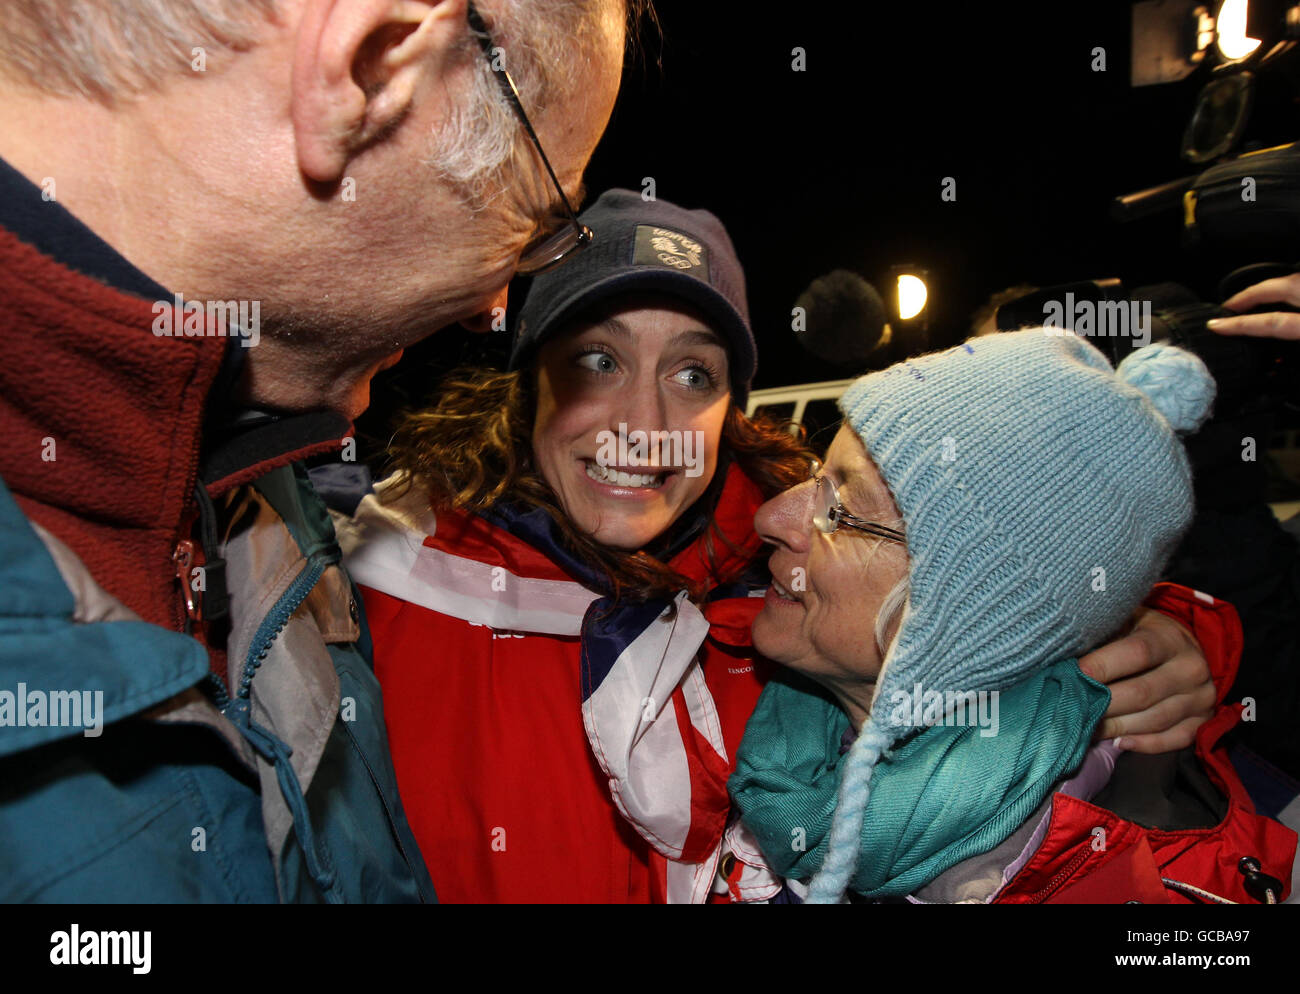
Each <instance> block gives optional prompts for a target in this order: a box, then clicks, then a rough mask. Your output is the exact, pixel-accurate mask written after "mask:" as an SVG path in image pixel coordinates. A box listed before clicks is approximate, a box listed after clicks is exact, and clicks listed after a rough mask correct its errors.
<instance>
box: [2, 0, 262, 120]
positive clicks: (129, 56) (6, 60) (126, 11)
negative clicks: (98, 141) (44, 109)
mask: <svg viewBox="0 0 1300 994" xmlns="http://www.w3.org/2000/svg"><path fill="white" fill-rule="evenodd" d="M276 5H277V0H4V2H3V3H0V69H3V71H4V72H5V74H6V75H8V76H10V77H11V78H13V79H16V80H18V81H20V82H23V83H26V84H28V85H30V86H35V87H37V88H39V89H40V90H42V91H44V92H46V93H53V94H57V95H60V96H83V97H89V98H91V99H93V100H99V101H102V102H104V103H111V102H112V101H113V100H114V98H116V97H118V96H122V95H125V94H134V93H140V92H143V91H144V90H147V89H149V88H150V87H151V86H152V85H154V84H155V83H156V81H157V80H159V79H161V78H163V77H165V76H168V75H173V74H175V73H177V72H178V71H180V70H182V69H184V70H189V69H190V68H191V64H192V63H193V62H194V60H195V58H196V57H198V56H197V53H196V52H195V49H202V50H203V57H204V58H205V59H206V58H208V57H211V56H213V55H215V54H216V53H219V52H222V51H246V50H247V49H249V48H251V47H252V46H253V43H254V40H255V39H256V37H257V34H258V33H259V31H260V29H261V27H262V25H263V24H264V23H265V22H267V21H268V20H270V19H271V18H272V17H274V15H275V8H276Z"/></svg>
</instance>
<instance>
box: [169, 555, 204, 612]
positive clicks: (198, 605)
mask: <svg viewBox="0 0 1300 994" xmlns="http://www.w3.org/2000/svg"><path fill="white" fill-rule="evenodd" d="M195 549H196V546H195V544H194V540H193V539H189V538H183V539H181V540H180V541H179V542H177V543H176V550H175V551H174V552H173V553H172V562H173V563H175V564H176V579H178V580H180V581H181V595H182V596H183V597H184V598H185V614H186V615H187V616H188V617H189V619H190V620H191V621H202V620H203V601H202V600H201V599H200V598H199V596H198V593H197V592H196V591H195V589H194V588H193V587H192V586H191V585H190V582H191V581H190V571H191V570H192V569H193V567H194V565H195V560H196V559H197V558H199V557H198V556H196V553H195Z"/></svg>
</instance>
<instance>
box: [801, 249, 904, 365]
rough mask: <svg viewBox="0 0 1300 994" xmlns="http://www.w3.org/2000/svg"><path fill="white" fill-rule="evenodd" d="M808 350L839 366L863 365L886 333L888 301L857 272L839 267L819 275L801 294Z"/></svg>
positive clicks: (802, 338)
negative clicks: (882, 298) (886, 306)
mask: <svg viewBox="0 0 1300 994" xmlns="http://www.w3.org/2000/svg"><path fill="white" fill-rule="evenodd" d="M795 306H796V307H800V308H802V309H803V330H802V331H796V333H795V337H796V338H797V339H798V340H799V344H800V345H802V346H803V348H804V349H805V350H807V351H808V352H811V353H812V354H813V355H815V356H817V358H819V359H824V360H826V361H827V362H831V363H834V364H836V365H838V366H848V365H855V366H856V365H862V364H863V363H865V362H866V361H867V358H868V356H870V355H871V352H872V350H873V349H875V348H876V346H877V345H879V344H880V340H881V338H882V337H883V336H884V334H885V328H886V320H887V319H886V313H885V302H884V301H883V300H881V299H880V294H879V293H877V292H876V288H875V287H873V286H872V285H871V284H870V283H868V282H867V281H866V280H864V279H863V278H862V277H861V276H859V275H858V274H857V273H851V272H849V271H848V270H845V269H836V270H833V271H832V272H829V273H827V274H826V275H825V276H819V277H817V279H815V280H813V281H812V283H810V284H809V285H808V289H807V290H805V291H804V292H803V293H802V294H800V295H799V299H798V300H797V301H796V302H795Z"/></svg>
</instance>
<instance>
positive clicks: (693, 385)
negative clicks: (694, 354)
mask: <svg viewBox="0 0 1300 994" xmlns="http://www.w3.org/2000/svg"><path fill="white" fill-rule="evenodd" d="M674 379H676V380H677V382H678V383H680V384H682V386H685V387H690V389H692V390H708V389H709V388H710V387H712V386H713V377H712V376H710V375H709V371H708V370H707V369H705V368H704V367H703V366H687V367H686V368H685V369H683V370H681V371H680V372H678V373H676V374H674Z"/></svg>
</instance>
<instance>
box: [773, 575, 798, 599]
mask: <svg viewBox="0 0 1300 994" xmlns="http://www.w3.org/2000/svg"><path fill="white" fill-rule="evenodd" d="M772 586H773V587H775V588H776V593H777V596H778V597H780V598H782V599H783V600H787V601H792V600H794V597H792V596H791V594H790V591H788V590H786V589H785V587H783V586H781V584H779V583H777V582H776V581H775V580H773V581H772Z"/></svg>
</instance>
